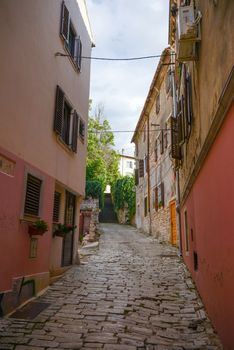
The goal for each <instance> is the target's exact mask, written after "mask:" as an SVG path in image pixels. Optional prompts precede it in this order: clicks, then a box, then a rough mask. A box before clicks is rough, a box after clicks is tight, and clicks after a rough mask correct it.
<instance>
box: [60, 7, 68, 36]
mask: <svg viewBox="0 0 234 350" xmlns="http://www.w3.org/2000/svg"><path fill="white" fill-rule="evenodd" d="M68 34H69V11H68V9H67V7H66V5H65V3H64V1H63V3H62V15H61V35H62V36H63V38H64V39H65V40H66V41H68Z"/></svg>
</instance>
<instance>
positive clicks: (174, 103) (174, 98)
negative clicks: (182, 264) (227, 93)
mask: <svg viewBox="0 0 234 350" xmlns="http://www.w3.org/2000/svg"><path fill="white" fill-rule="evenodd" d="M171 63H174V65H173V66H174V67H175V62H171ZM171 67H172V66H171ZM171 80H172V116H173V117H174V118H176V115H177V96H176V86H175V68H171ZM176 223H177V232H178V233H179V252H180V256H181V255H182V239H181V216H180V173H179V169H176Z"/></svg>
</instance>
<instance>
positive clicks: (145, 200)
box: [144, 196, 148, 216]
mask: <svg viewBox="0 0 234 350" xmlns="http://www.w3.org/2000/svg"><path fill="white" fill-rule="evenodd" d="M147 213H148V197H147V196H146V197H145V199H144V214H145V216H147Z"/></svg>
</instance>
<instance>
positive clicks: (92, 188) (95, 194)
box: [85, 181, 104, 208]
mask: <svg viewBox="0 0 234 350" xmlns="http://www.w3.org/2000/svg"><path fill="white" fill-rule="evenodd" d="M85 196H86V198H88V197H92V198H96V199H99V207H100V208H103V205H104V193H103V188H102V183H101V182H100V181H86V188H85Z"/></svg>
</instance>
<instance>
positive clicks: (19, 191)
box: [0, 148, 54, 292]
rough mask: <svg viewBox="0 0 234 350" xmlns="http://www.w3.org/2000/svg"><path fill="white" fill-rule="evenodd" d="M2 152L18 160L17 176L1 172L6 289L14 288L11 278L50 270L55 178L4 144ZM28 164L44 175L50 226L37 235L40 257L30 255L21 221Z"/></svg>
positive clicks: (0, 249) (0, 247) (2, 284)
mask: <svg viewBox="0 0 234 350" xmlns="http://www.w3.org/2000/svg"><path fill="white" fill-rule="evenodd" d="M0 154H1V155H3V156H5V157H8V158H9V159H10V160H13V161H15V173H14V176H9V175H6V174H4V173H1V172H0V237H1V243H0V266H1V269H0V292H3V291H6V290H11V288H12V278H15V277H23V276H27V275H31V274H32V275H34V274H37V273H41V272H48V271H49V256H50V254H49V253H50V246H51V240H52V234H51V224H52V223H51V220H52V210H53V194H54V179H53V178H52V177H50V176H48V175H46V174H44V173H42V172H40V171H39V170H38V169H36V168H35V167H33V166H30V164H27V163H26V162H24V160H23V159H20V158H19V157H16V156H14V155H12V154H10V153H9V152H7V151H5V150H3V149H1V148H0ZM26 168H27V169H32V170H34V171H35V170H36V171H37V172H38V173H40V174H41V175H42V176H43V178H44V189H43V196H42V212H41V218H42V219H43V220H45V221H47V222H48V224H49V228H50V229H49V231H48V232H46V233H45V234H44V235H43V236H40V237H39V238H38V250H37V258H29V248H30V245H29V243H30V239H29V235H28V233H27V228H28V225H27V224H26V223H22V222H21V221H20V218H21V217H22V211H23V207H24V176H25V169H26Z"/></svg>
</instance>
